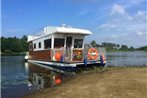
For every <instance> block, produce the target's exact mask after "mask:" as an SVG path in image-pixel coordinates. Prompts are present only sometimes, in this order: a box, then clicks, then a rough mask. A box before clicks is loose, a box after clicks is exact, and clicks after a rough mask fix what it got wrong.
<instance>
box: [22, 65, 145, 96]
mask: <svg viewBox="0 0 147 98" xmlns="http://www.w3.org/2000/svg"><path fill="white" fill-rule="evenodd" d="M24 98H147V67H124V68H108V69H105V70H103V71H100V70H97V69H96V70H93V71H88V72H86V73H82V74H80V75H77V76H76V77H74V78H73V79H71V80H69V81H67V82H65V83H63V84H62V85H60V86H55V87H53V88H47V89H44V90H41V91H37V92H35V93H32V94H30V95H27V96H25V97H24Z"/></svg>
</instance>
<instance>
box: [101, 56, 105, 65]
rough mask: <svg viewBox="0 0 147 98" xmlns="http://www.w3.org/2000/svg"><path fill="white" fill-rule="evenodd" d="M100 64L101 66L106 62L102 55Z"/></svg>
mask: <svg viewBox="0 0 147 98" xmlns="http://www.w3.org/2000/svg"><path fill="white" fill-rule="evenodd" d="M100 62H101V65H104V60H103V56H102V55H101V56H100Z"/></svg>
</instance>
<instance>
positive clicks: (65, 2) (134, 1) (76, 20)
mask: <svg viewBox="0 0 147 98" xmlns="http://www.w3.org/2000/svg"><path fill="white" fill-rule="evenodd" d="M1 21H2V23H1V25H2V26H1V29H2V30H1V36H4V37H13V36H16V37H22V36H23V35H30V34H33V33H34V32H36V31H37V30H39V29H40V28H42V27H44V26H47V25H49V26H61V24H67V25H70V26H72V27H75V28H81V29H88V30H90V31H91V32H93V34H92V35H89V36H87V37H86V39H85V43H89V42H90V41H92V40H95V41H96V42H97V43H99V44H100V43H101V42H112V43H117V44H125V45H128V46H133V47H141V46H145V45H147V1H146V0H1Z"/></svg>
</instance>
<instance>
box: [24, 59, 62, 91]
mask: <svg viewBox="0 0 147 98" xmlns="http://www.w3.org/2000/svg"><path fill="white" fill-rule="evenodd" d="M25 69H26V72H27V73H28V87H29V89H30V90H38V89H42V88H47V87H51V86H54V85H58V84H61V82H62V81H63V78H62V77H64V76H65V75H64V74H62V73H58V72H55V71H53V70H50V69H47V68H43V67H40V66H38V65H34V64H31V63H28V62H26V63H25Z"/></svg>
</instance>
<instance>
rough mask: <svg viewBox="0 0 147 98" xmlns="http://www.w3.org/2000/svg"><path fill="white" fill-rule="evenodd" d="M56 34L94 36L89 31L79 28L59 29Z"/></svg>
mask: <svg viewBox="0 0 147 98" xmlns="http://www.w3.org/2000/svg"><path fill="white" fill-rule="evenodd" d="M55 33H72V34H84V35H89V34H92V32H90V31H89V30H85V29H77V28H66V27H57V28H56V31H55Z"/></svg>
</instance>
